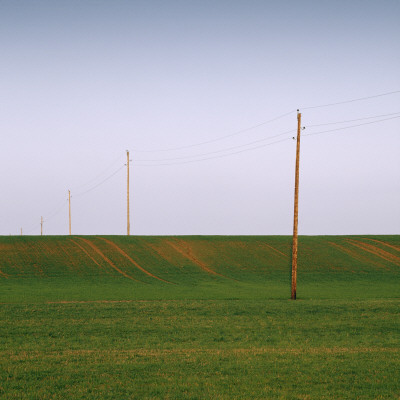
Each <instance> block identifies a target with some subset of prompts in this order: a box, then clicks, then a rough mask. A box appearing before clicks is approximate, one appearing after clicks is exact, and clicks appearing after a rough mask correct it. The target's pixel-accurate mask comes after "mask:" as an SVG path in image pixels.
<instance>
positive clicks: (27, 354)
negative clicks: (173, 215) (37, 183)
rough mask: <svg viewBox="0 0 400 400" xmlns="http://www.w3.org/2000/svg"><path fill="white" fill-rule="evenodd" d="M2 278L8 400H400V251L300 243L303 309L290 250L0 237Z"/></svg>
mask: <svg viewBox="0 0 400 400" xmlns="http://www.w3.org/2000/svg"><path fill="white" fill-rule="evenodd" d="M77 243H78V244H79V246H78V245H77ZM0 271H1V272H0V302H1V304H0V318H1V321H2V323H1V324H0V398H4V399H66V398H71V399H164V398H165V399H275V398H276V399H398V398H400V383H399V382H400V372H399V371H400V346H399V344H400V317H399V306H400V301H399V298H400V282H399V277H400V237H399V236H381V237H378V236H374V237H372V236H366V237H302V238H300V249H299V277H298V278H299V280H298V294H299V300H298V301H296V302H293V301H290V300H288V296H289V294H290V238H287V237H168V238H166V237H164V238H162V237H146V238H135V237H132V238H126V237H104V238H100V237H81V238H79V237H72V238H67V237H42V238H37V237H36V238H34V237H22V238H18V237H4V238H0Z"/></svg>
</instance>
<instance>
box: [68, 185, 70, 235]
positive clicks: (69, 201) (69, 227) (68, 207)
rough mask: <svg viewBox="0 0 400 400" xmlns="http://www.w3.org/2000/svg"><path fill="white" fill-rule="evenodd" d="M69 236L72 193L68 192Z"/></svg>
mask: <svg viewBox="0 0 400 400" xmlns="http://www.w3.org/2000/svg"><path fill="white" fill-rule="evenodd" d="M68 210H69V235H70V236H71V191H70V190H68Z"/></svg>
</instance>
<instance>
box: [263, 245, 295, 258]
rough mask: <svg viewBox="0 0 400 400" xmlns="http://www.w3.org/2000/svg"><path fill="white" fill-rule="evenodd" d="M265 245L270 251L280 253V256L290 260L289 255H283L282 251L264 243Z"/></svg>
mask: <svg viewBox="0 0 400 400" xmlns="http://www.w3.org/2000/svg"><path fill="white" fill-rule="evenodd" d="M263 245H264V246H265V247H268V248H269V249H271V250H273V251H275V252H276V253H278V254H280V255H282V256H284V257H285V258H289V256H288V255H287V254H285V253H282V252H281V251H280V250H278V249H276V248H275V247H273V246H271V245H269V244H267V243H263Z"/></svg>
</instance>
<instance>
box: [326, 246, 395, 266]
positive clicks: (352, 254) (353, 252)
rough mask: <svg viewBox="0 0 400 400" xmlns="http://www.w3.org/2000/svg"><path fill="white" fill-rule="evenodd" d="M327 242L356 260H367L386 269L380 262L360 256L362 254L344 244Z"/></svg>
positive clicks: (363, 261)
mask: <svg viewBox="0 0 400 400" xmlns="http://www.w3.org/2000/svg"><path fill="white" fill-rule="evenodd" d="M328 243H329V244H330V245H331V246H333V247H335V248H337V249H338V250H339V251H341V252H342V253H345V254H347V255H348V256H350V257H351V258H354V259H355V260H358V261H360V262H362V263H365V262H369V263H371V264H372V265H374V266H375V267H379V268H384V269H388V268H386V267H384V266H383V265H382V264H380V263H376V262H373V261H371V260H370V259H368V258H366V257H365V256H362V255H360V254H358V253H356V252H355V251H353V250H351V249H349V248H347V247H345V246H342V245H340V244H338V243H334V242H328Z"/></svg>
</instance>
